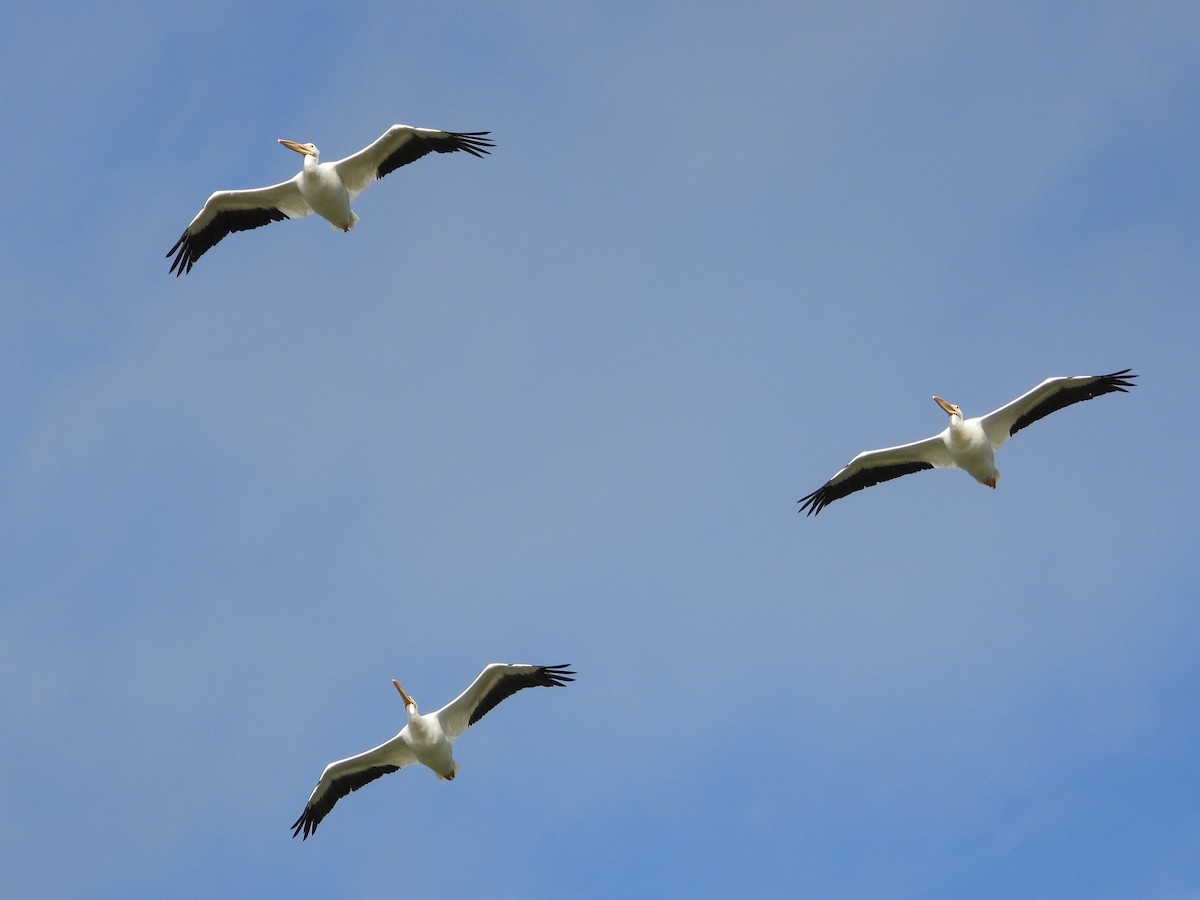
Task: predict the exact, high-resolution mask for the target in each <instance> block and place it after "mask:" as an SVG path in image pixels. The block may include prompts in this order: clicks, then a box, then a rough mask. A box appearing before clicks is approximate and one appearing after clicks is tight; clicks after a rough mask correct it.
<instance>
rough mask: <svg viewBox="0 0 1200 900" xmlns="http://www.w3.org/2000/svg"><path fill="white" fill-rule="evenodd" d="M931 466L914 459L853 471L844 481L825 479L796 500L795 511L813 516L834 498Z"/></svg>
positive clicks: (838, 498)
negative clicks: (797, 504)
mask: <svg viewBox="0 0 1200 900" xmlns="http://www.w3.org/2000/svg"><path fill="white" fill-rule="evenodd" d="M933 468H935V466H934V465H933V463H927V462H917V461H914V462H907V463H896V464H894V465H890V466H876V467H874V468H870V469H863V470H862V471H860V472H855V473H854V474H853V475H851V476H850V477H849V478H847V479H846V480H845V481H839V482H838V483H837V484H833V483H832V482H829V481H827V482H825V483H824V484H823V485H821V486H820V487H819V488H817V489H816V490H815V491H813V492H812V493H811V494H809V495H808V496H807V497H801V498H800V499H799V501H797V502H798V503H799V504H800V508H799V509H798V510H796V512H804V511H805V510H808V513H807V514H808V515H810V516H815V515H817V514H818V513H820V512H821V510H823V509H824V508H825V507H827V506H828V505H829V504H830V503H832V502H833V501H834V500H841V499H842V498H843V497H845V496H846V495H847V494H853V493H854V492H855V491H861V490H862V489H863V488H869V487H871V486H872V485H876V484H879V483H880V482H883V481H891V480H892V479H893V478H901V477H903V476H905V475H911V474H912V473H913V472H920V471H921V470H922V469H933Z"/></svg>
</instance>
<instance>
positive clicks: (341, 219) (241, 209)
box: [167, 125, 495, 277]
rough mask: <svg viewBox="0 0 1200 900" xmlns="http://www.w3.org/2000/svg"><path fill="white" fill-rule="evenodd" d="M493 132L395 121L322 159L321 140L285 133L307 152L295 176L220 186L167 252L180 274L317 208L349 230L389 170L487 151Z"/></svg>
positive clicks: (336, 228) (292, 144)
mask: <svg viewBox="0 0 1200 900" xmlns="http://www.w3.org/2000/svg"><path fill="white" fill-rule="evenodd" d="M489 133H490V132H487V131H467V132H458V131H435V130H433V129H430V128H413V127H412V126H410V125H393V126H392V127H391V128H389V129H388V130H387V131H385V132H384V133H383V134H382V135H381V136H380V137H379V139H378V140H376V141H374V142H373V143H371V144H369V145H368V146H366V147H364V148H363V149H362V150H359V151H358V152H357V153H354V154H352V155H350V156H347V157H346V158H345V159H339V160H336V161H334V162H328V163H323V162H321V154H320V151H318V150H317V145H316V144H299V143H297V142H296V141H288V140H284V139H282V138H280V140H279V143H280V144H282V145H283V146H285V147H287V148H288V149H289V150H295V151H296V152H297V153H299V154H300V155H301V156H303V157H304V165H303V168H302V169H301V170H300V173H299V174H298V175H296V176H295V177H294V178H292V179H290V180H288V181H284V182H280V183H279V184H274V185H271V186H270V187H264V188H254V189H252V190H245V191H217V192H216V193H215V194H213V195H212V196H211V197H209V198H208V200H207V201H206V202H205V204H204V206H203V208H202V209H201V210H200V212H198V213H197V214H196V217H195V218H194V219H192V221H191V222H190V223H189V224H188V227H187V228H185V229H184V232H183V234H182V235H180V237H179V240H177V241H176V242H175V246H173V247H172V248H171V249H170V250H168V251H167V256H168V257H171V256H173V257H175V258H174V260H173V261H172V262H171V268H170V271H171V272H174V273H175V276H176V277H178V276H180V275H182V274H183V273H184V272H190V271H191V270H192V266H194V265H195V264H196V260H198V259H199V258H200V257H201V256H203V255H204V254H205V253H206V252H208V251H209V250H211V249H212V248H213V247H215V246H216V245H217V244H218V243H219V242H220V241H221V240H222V239H223V238H224V237H225V236H226V235H228V234H232V233H233V232H235V231H248V230H249V229H251V228H259V227H261V226H263V225H269V224H270V223H271V222H281V221H283V220H284V219H296V218H299V217H301V216H307V215H310V214H311V213H316V214H317V215H319V216H321V217H322V218H324V219H327V220H328V221H329V224H330V225H332V226H333V229H334V231H349V230H350V229H351V228H353V227H354V225H355V223H356V222H357V221H358V216H357V215H355V214H354V212H353V211H352V210H351V209H350V203H351V201H352V200H354V198H355V197H357V196H358V195H359V194H360V193H362V192H363V191H364V190H365V189H366V188H367V186H368V185H369V184H370V183H371V182H372V181H375V180H376V179H378V178H382V177H383V176H384V175H387V174H388V173H389V172H393V171H395V170H396V169H398V168H400V167H401V166H404V165H408V164H409V163H411V162H414V161H416V160H418V159H420V158H421V157H422V156H424V155H425V154H427V153H454V152H456V151H459V150H462V151H465V152H467V153H470V154H471V155H472V156H479V157H482V156H485V155H487V154H488V153H490V152H491V148H492V147H493V146H495V145H494V144H493V143H492V141H491V139H489V138H488V137H487V135H488V134H489Z"/></svg>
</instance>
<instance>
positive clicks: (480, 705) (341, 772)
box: [292, 663, 575, 840]
mask: <svg viewBox="0 0 1200 900" xmlns="http://www.w3.org/2000/svg"><path fill="white" fill-rule="evenodd" d="M569 665H570V663H563V664H562V665H558V666H528V665H514V664H512V663H491V664H490V665H488V666H485V667H484V669H483V671H482V672H480V673H479V677H478V678H476V679H475V680H474V681H473V682H471V686H470V687H469V688H467V689H466V690H465V691H463V692H462V693H461V694H459V695H458V696H457V697H455V698H454V699H453V700H451V701H450V702H449V703H448V704H446V705H445V706H443V707H442V708H441V709H439V710H438V711H437V712H433V713H426V714H425V715H421V714H420V713H419V712H417V702H416V701H415V700H413V698H412V697H411V696H410V695H409V693H408V691H406V690H404V688H403V687H401V685H400V682H398V681H396V680H395V679H394V678H393V679H392V684H393V685H395V687H396V690H398V691H399V692H400V697H401V699H402V700H403V701H404V712H405V713H407V714H408V724H407V725H405V726H404V727H403V728H401V729H400V733H399V734H398V735H396V736H395V737H394V738H392V739H391V740H390V741H387V742H386V743H383V744H380V745H379V746H378V747H374V748H372V749H371V750H368V751H366V752H365V753H360V754H358V756H351V757H349V758H348V759H339V760H338V761H337V762H331V763H330V764H329V765H327V766H326V767H325V771H324V772H322V773H321V780H320V781H318V782H317V786H316V787H315V788H313V792H312V794H311V795H310V796H309V798H308V803H306V804H305V806H304V812H302V813H301V814H300V818H298V819H297V820H296V821H295V822H294V823H293V824H292V837H296V836H297V835H298V834H300V833H301V832H303V833H304V840H308V836H309V835H310V834H312V833H313V832H315V831H316V830H317V826H318V825H320V824H321V820H322V819H324V818H325V817H326V816H327V815H329V811H330V810H331V809H333V805H334V804H335V803H337V802H338V800H340V799H341V798H342V797H345V796H346V795H347V794H349V793H350V792H351V791H357V790H358V789H359V788H360V787H362V786H363V785H364V784H369V783H370V782H372V781H374V780H375V779H376V778H380V777H382V776H384V775H387V774H388V773H390V772H395V771H396V770H397V769H403V768H404V767H405V766H411V765H412V764H413V763H421V764H422V765H424V766H428V767H429V768H431V769H433V772H434V774H435V775H437V777H438V778H439V779H441V780H445V781H453V780H454V776H455V775H457V774H458V769H459V766H458V763H457V762H455V760H454V754H453V748H454V742H455V741H456V740H458V738H459V737H460V736H461V735H462V733H463V732H464V731H466V730H467V728H468V727H470V726H471V725H474V724H475V723H476V722H478V721H479V720H480V719H482V718H483V717H484V716H485V715H487V714H488V713H489V712H490V711H491V710H492V708H493V707H495V706H496V704H498V703H499V702H500V701H502V700H505V699H507V698H508V697H511V696H512V695H513V694H515V693H516V692H517V691H519V690H522V689H524V688H528V687H563V686H565V685H566V683H567V682H568V681H574V680H575V679H574V678H573V677H572V676H573V675H574V674H575V673H574V672H572V671H570V670H569V669H568V668H567V666H569Z"/></svg>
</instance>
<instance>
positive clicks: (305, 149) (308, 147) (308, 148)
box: [279, 138, 320, 159]
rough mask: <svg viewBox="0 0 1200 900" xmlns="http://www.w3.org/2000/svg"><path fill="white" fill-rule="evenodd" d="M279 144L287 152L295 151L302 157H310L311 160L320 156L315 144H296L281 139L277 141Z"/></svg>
mask: <svg viewBox="0 0 1200 900" xmlns="http://www.w3.org/2000/svg"><path fill="white" fill-rule="evenodd" d="M279 143H281V144H283V146H285V147H287V148H288V149H289V150H295V151H296V152H297V153H299V154H301V155H303V156H311V157H312V158H313V159H317V158H318V157H319V156H320V153H318V151H317V145H316V144H297V143H296V142H295V141H286V140H284V139H283V138H280V139H279Z"/></svg>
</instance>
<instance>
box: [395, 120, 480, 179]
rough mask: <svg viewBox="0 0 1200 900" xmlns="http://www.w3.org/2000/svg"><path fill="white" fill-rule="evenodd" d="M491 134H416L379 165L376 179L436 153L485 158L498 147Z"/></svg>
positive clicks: (462, 132)
mask: <svg viewBox="0 0 1200 900" xmlns="http://www.w3.org/2000/svg"><path fill="white" fill-rule="evenodd" d="M489 134H491V132H490V131H451V132H448V135H449V136H448V137H426V136H424V135H420V134H414V135H413V136H412V138H411V139H410V140H407V141H405V142H404V143H403V144H402V145H401V146H399V147H398V148H396V150H395V151H393V152H392V154H391V155H390V156H388V157H387V159H385V160H384V161H383V162H381V163H380V164H379V168H378V169H376V170H375V177H376V178H382V177H383V176H384V175H387V174H388V173H389V172H394V171H396V169H398V168H400V167H401V166H407V165H408V164H409V163H410V162H415V161H416V160H418V159H420V158H421V157H422V156H424V155H425V154H426V153H431V152H434V151H436V152H438V153H454V152H455V151H457V150H465V151H466V152H467V153H470V154H471V155H472V156H478V157H480V158H483V157H484V156H487V155H488V154H489V153H491V152H492V149H491V148H492V147H495V146H496V142H495V141H493V140H492V139H491V138H489V137H488V135H489Z"/></svg>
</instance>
